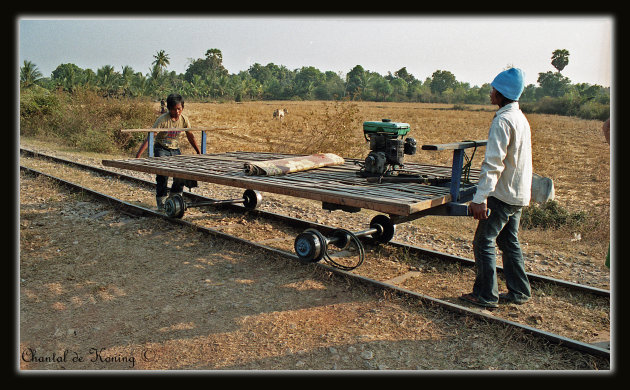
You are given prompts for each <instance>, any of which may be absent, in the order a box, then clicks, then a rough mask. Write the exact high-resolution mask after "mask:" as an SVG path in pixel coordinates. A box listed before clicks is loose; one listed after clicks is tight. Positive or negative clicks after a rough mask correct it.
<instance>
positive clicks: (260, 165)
mask: <svg viewBox="0 0 630 390" xmlns="http://www.w3.org/2000/svg"><path fill="white" fill-rule="evenodd" d="M344 162H345V161H344V159H343V158H342V157H339V156H337V155H336V154H333V153H317V154H311V155H308V156H298V157H287V158H280V159H276V160H267V161H249V162H246V163H245V174H246V175H249V176H254V175H256V176H275V175H284V174H287V173H292V172H301V171H307V170H309V169H315V168H320V167H326V166H329V165H341V164H343V163H344Z"/></svg>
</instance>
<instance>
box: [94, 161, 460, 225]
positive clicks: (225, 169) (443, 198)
mask: <svg viewBox="0 0 630 390" xmlns="http://www.w3.org/2000/svg"><path fill="white" fill-rule="evenodd" d="M287 156H296V155H287V154H277V153H248V152H231V153H223V154H217V153H215V154H209V155H179V156H165V157H150V158H140V159H124V160H103V165H105V166H110V167H116V168H122V169H129V170H134V171H141V172H146V173H152V174H157V175H163V176H169V177H179V178H182V179H190V180H197V181H202V182H209V183H214V184H220V185H227V186H232V187H239V188H245V189H252V190H258V191H262V192H271V193H276V194H281V195H288V196H294V197H299V198H306V199H311V200H316V201H321V202H328V203H335V204H339V205H345V206H353V207H360V208H364V209H369V210H374V211H379V212H383V213H388V214H393V215H403V216H407V215H409V214H412V213H415V212H418V211H422V210H425V209H427V208H432V207H436V206H439V205H442V204H445V203H448V202H450V201H451V195H450V193H449V189H448V188H447V187H437V186H429V185H424V184H418V183H387V184H386V183H381V184H378V183H368V182H367V180H366V179H365V178H363V177H360V176H358V175H357V172H358V171H359V169H360V167H359V166H358V165H355V164H354V162H353V161H352V160H351V161H346V163H345V164H344V165H339V166H331V167H325V168H318V169H313V170H310V171H304V172H297V173H291V174H287V175H279V176H247V175H246V174H245V171H244V166H243V164H244V162H245V161H261V160H265V159H277V158H285V157H287ZM409 165H410V168H413V169H414V170H418V171H422V170H423V169H424V168H426V166H423V165H421V164H409ZM405 168H407V166H405ZM438 168H439V169H438ZM405 170H407V169H405ZM436 171H440V172H448V171H450V168H449V167H432V166H429V169H428V170H427V172H430V174H433V173H435V172H436Z"/></svg>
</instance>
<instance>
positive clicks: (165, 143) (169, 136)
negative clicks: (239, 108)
mask: <svg viewBox="0 0 630 390" xmlns="http://www.w3.org/2000/svg"><path fill="white" fill-rule="evenodd" d="M166 109H167V112H165V113H164V114H162V115H160V116H159V117H158V118H157V120H156V121H155V123H154V124H153V128H156V129H177V128H190V127H191V126H190V121H189V120H188V117H187V116H185V115H184V114H182V112H183V111H184V98H182V97H181V95H179V94H174V93H173V94H170V95H168V97H167V98H166ZM185 133H186V138H187V139H188V142H190V145H191V146H192V147H193V149H195V152H197V154H201V150H200V149H199V146H197V141H196V140H195V136H194V135H193V133H192V132H190V131H186V132H185ZM180 135H181V132H179V131H160V132H158V133H157V135H156V136H155V144H154V146H153V155H154V156H155V157H161V156H177V155H180V154H182V153H181V150H180V149H179V138H180ZM148 143H149V139H148V138H147V139H146V140H145V141H144V143H143V144H142V145H141V146H140V149H138V152H137V153H136V158H139V157H140V156H141V155H142V153H144V151H145V150H146V148H147V145H148ZM155 181H156V187H155V200H156V203H157V208H158V210H164V202H165V201H166V198H167V197H168V196H167V194H168V187H167V185H168V177H167V176H162V175H156V177H155ZM185 182H186V181H185V180H183V179H178V178H173V185H172V187H171V192H170V194H171V196H173V195H175V194H180V195H181V194H182V193H183V191H184V184H185Z"/></svg>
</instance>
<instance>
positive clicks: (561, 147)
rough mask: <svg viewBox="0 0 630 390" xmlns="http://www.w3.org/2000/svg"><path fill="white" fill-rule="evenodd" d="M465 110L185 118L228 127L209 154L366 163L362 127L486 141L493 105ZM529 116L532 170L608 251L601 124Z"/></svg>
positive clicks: (255, 105)
mask: <svg viewBox="0 0 630 390" xmlns="http://www.w3.org/2000/svg"><path fill="white" fill-rule="evenodd" d="M276 108H287V109H288V114H287V116H286V117H285V118H284V119H283V120H278V119H274V118H273V111H274V110H275V109H276ZM465 108H466V109H454V108H453V105H450V104H422V103H376V102H284V101H283V102H249V103H223V104H214V103H187V104H186V109H185V113H187V114H188V116H189V117H190V119H191V121H192V122H193V126H194V127H226V128H229V129H220V130H216V131H213V132H211V133H210V134H208V152H210V153H212V152H226V151H235V150H246V151H271V152H280V151H281V152H291V153H316V152H330V153H336V154H338V155H341V156H343V157H355V158H363V157H365V156H366V155H367V153H368V151H369V149H368V145H367V144H366V142H365V140H364V138H363V132H362V123H363V121H374V120H381V119H383V118H389V119H391V120H392V121H395V122H405V123H409V124H410V126H411V131H410V133H409V134H408V136H410V137H414V138H415V139H416V141H417V143H418V145H419V146H420V145H423V144H432V143H448V142H456V141H463V140H478V139H486V138H487V132H488V128H489V125H490V122H491V121H492V118H493V116H494V112H495V111H496V106H491V105H487V106H466V107H465ZM527 118H528V120H529V122H530V125H531V129H532V147H533V165H534V172H536V173H538V174H540V175H543V176H547V177H550V178H551V179H553V181H554V185H555V191H556V201H557V202H558V203H559V205H560V206H561V207H563V208H566V209H567V210H568V211H570V212H585V213H587V214H588V215H589V216H590V218H589V221H590V222H589V223H588V224H586V225H587V226H584V231H580V232H579V233H580V235H581V239H582V240H587V241H588V240H592V241H593V243H594V244H597V245H599V246H600V248H599V250H600V251H605V250H606V248H605V247H606V243H607V242H608V241H609V223H608V221H609V220H610V163H609V162H610V148H609V145H608V144H607V143H606V140H605V139H604V136H603V134H602V130H601V127H602V122H600V121H596V120H583V119H577V118H571V117H563V116H556V115H539V114H530V115H527ZM198 139H199V138H198ZM186 146H188V145H186ZM418 149H420V148H418ZM483 152H484V149H483V148H480V149H479V150H478V151H477V153H476V154H475V156H474V159H473V167H475V168H479V166H480V165H481V162H482V160H483ZM468 154H470V151H469V152H468ZM405 158H406V161H414V162H420V163H426V164H435V165H450V161H451V158H452V153H451V152H448V151H446V152H435V151H421V150H419V151H418V153H417V154H416V155H414V156H406V157H405ZM573 233H576V232H573ZM544 234H545V235H548V234H553V233H550V232H545V233H544Z"/></svg>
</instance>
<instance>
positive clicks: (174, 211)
mask: <svg viewBox="0 0 630 390" xmlns="http://www.w3.org/2000/svg"><path fill="white" fill-rule="evenodd" d="M164 211H165V212H166V215H168V216H169V217H170V218H181V217H183V216H184V211H186V203H184V198H182V196H181V195H179V194H177V195H173V196H169V197H168V199H166V202H164Z"/></svg>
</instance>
